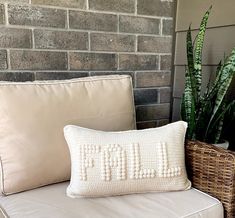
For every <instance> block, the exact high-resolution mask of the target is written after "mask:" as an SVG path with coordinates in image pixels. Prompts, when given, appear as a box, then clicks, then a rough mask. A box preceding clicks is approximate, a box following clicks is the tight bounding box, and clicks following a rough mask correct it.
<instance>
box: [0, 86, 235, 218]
mask: <svg viewBox="0 0 235 218" xmlns="http://www.w3.org/2000/svg"><path fill="white" fill-rule="evenodd" d="M109 89H110V87H109ZM132 97H133V96H130V98H132ZM132 103H133V102H132ZM205 148H206V149H205ZM186 149H187V150H186V156H187V158H186V162H187V165H188V167H189V168H188V170H189V176H190V179H191V180H192V182H193V185H194V186H195V187H196V188H197V189H196V188H192V189H190V190H188V191H181V192H167V193H146V194H132V195H125V196H116V197H105V198H82V197H81V198H78V199H71V198H69V197H67V196H66V187H67V186H68V182H62V183H58V184H53V185H48V186H44V187H41V188H36V189H33V190H29V191H25V192H21V193H17V194H13V195H9V196H1V197H0V205H1V214H0V217H1V218H2V217H11V218H78V217H79V218H80V217H81V218H86V217H89V218H105V217H109V218H116V217H126V218H127V217H134V218H151V217H154V218H156V217H158V218H183V217H185V218H186V217H187V218H199V217H200V218H223V217H224V213H225V216H226V217H229V218H232V217H233V218H234V217H235V216H234V215H235V213H234V208H233V203H234V182H232V183H230V184H229V185H228V184H227V183H226V181H224V182H221V181H219V179H218V178H219V175H217V174H216V173H217V170H215V169H214V168H211V167H210V164H208V165H205V164H204V168H203V171H202V170H201V168H200V169H199V168H198V166H201V164H203V162H202V161H206V160H210V162H211V163H213V164H214V163H215V159H216V157H215V156H213V155H212V156H211V154H214V153H215V152H216V155H217V157H219V159H220V160H221V159H222V160H223V161H224V162H226V161H227V160H228V156H231V155H232V156H233V155H234V154H233V153H229V154H228V153H224V151H222V150H219V151H218V150H216V151H215V152H214V153H213V151H214V150H213V148H212V147H206V146H204V147H203V145H202V144H200V143H199V142H188V143H187V146H186ZM207 151H210V152H209V153H208V152H207ZM198 155H201V156H200V157H201V158H198ZM194 157H195V158H194ZM234 157H235V155H234ZM213 158H214V159H213ZM217 159H218V158H217ZM234 160H235V158H234V159H233V160H231V159H230V161H234ZM206 163H208V161H207V162H206ZM232 163H233V162H232ZM220 167H221V168H220V170H221V172H223V170H227V168H226V169H225V168H223V165H221V166H220ZM213 172H214V173H213ZM209 174H210V175H212V176H213V179H212V180H213V182H214V184H215V186H214V185H213V187H216V185H218V184H219V187H220V188H221V189H223V191H224V194H223V195H220V194H219V193H218V191H215V190H214V189H211V186H212V185H211V183H209V181H211V178H209V177H208V175H209ZM229 176H230V179H231V180H232V181H234V178H235V176H234V168H233V169H231V170H230V173H229ZM198 178H200V179H199V180H198ZM207 181H208V183H207ZM199 189H202V190H203V191H204V192H202V191H200V190H199ZM206 192H208V193H210V194H211V195H208V194H207V193H206ZM228 195H229V196H232V197H231V198H229V200H228V198H227V196H228ZM212 196H216V197H217V198H219V200H217V199H216V198H214V197H212Z"/></svg>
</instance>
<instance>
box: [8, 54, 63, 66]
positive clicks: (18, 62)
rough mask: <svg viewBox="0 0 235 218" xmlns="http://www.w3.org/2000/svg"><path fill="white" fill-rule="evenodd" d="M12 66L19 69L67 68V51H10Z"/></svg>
mask: <svg viewBox="0 0 235 218" xmlns="http://www.w3.org/2000/svg"><path fill="white" fill-rule="evenodd" d="M10 62H11V68H12V69H14V70H15V69H17V70H66V69H67V53H65V52H50V51H28V50H27V51H26V50H14V51H10Z"/></svg>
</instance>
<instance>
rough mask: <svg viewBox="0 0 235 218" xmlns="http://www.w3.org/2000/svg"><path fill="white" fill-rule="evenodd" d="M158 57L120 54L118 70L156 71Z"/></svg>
mask: <svg viewBox="0 0 235 218" xmlns="http://www.w3.org/2000/svg"><path fill="white" fill-rule="evenodd" d="M157 60H158V56H156V55H135V54H120V55H119V70H152V69H157V68H158V66H157V63H158V61H157Z"/></svg>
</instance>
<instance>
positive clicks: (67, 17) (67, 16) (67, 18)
mask: <svg viewBox="0 0 235 218" xmlns="http://www.w3.org/2000/svg"><path fill="white" fill-rule="evenodd" d="M66 21H67V25H66V26H67V29H69V10H68V9H67V10H66Z"/></svg>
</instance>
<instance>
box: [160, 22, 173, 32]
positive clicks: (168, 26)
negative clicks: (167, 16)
mask: <svg viewBox="0 0 235 218" xmlns="http://www.w3.org/2000/svg"><path fill="white" fill-rule="evenodd" d="M162 24H163V27H162V34H163V35H172V34H173V20H163V21H162Z"/></svg>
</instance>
